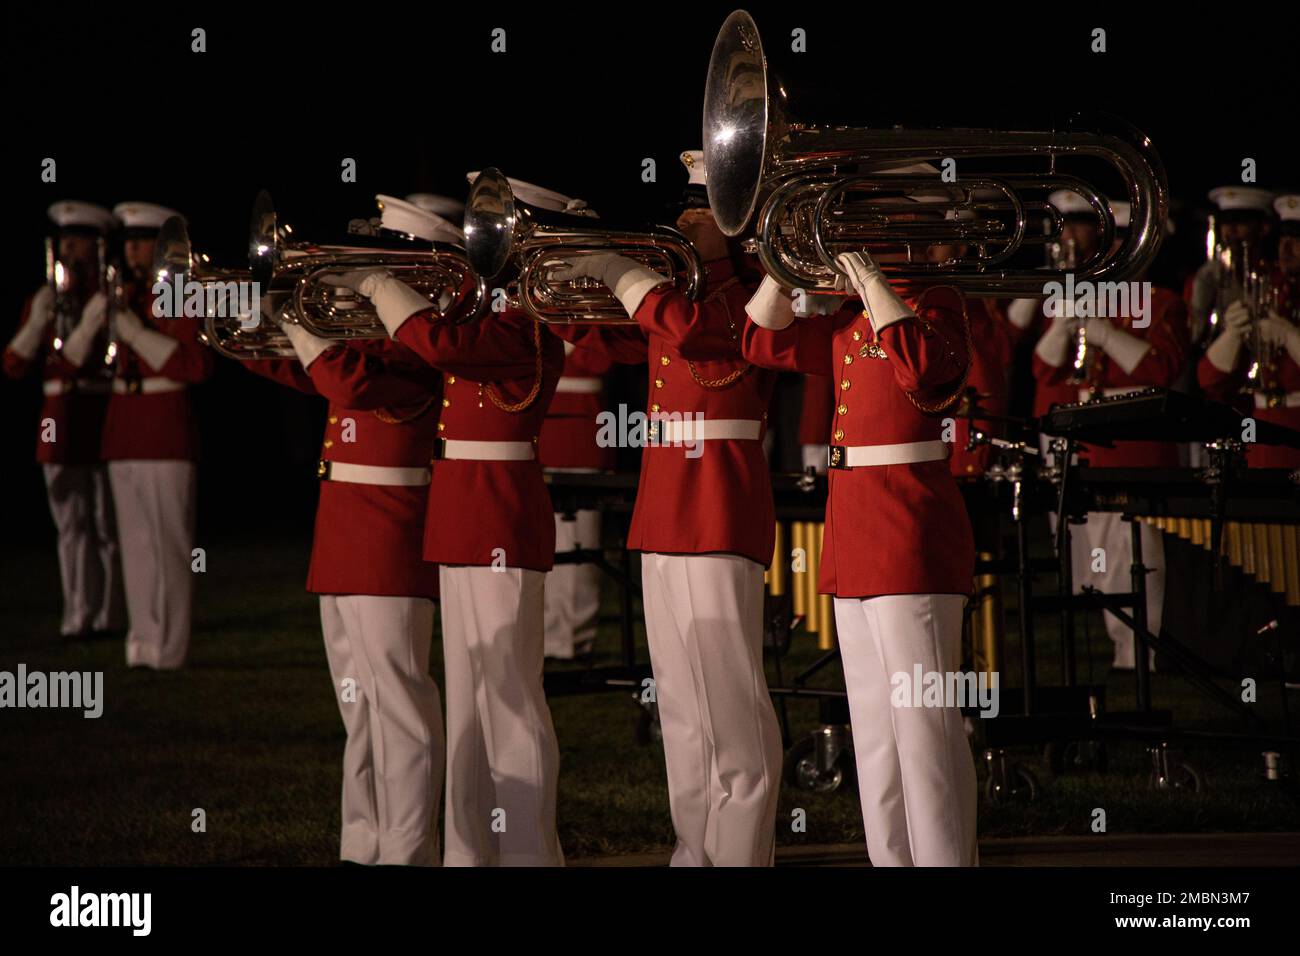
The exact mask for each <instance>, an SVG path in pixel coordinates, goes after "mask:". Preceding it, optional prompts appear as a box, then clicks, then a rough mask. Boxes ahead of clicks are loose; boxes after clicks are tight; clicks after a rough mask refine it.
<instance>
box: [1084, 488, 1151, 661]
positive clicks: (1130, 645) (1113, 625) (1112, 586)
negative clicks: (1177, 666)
mask: <svg viewBox="0 0 1300 956" xmlns="http://www.w3.org/2000/svg"><path fill="white" fill-rule="evenodd" d="M1141 527H1142V563H1143V565H1145V566H1146V567H1147V569H1148V570H1149V571H1150V573H1149V574H1147V576H1146V585H1147V630H1149V631H1150V632H1151V633H1152V634H1154V635H1156V636H1157V637H1159V636H1160V619H1161V617H1162V616H1163V614H1164V609H1165V543H1164V538H1163V537H1162V535H1161V534H1160V532H1159V531H1158V530H1156V529H1155V528H1152V527H1151V526H1150V525H1148V524H1143V525H1142V526H1141ZM1132 535H1133V531H1132V527H1131V526H1130V525H1129V523H1128V522H1127V521H1125V520H1124V518H1123V516H1122V515H1120V514H1117V513H1116V512H1113V511H1090V512H1088V521H1087V523H1086V524H1074V525H1070V562H1071V566H1070V567H1071V571H1072V572H1073V577H1074V590H1075V592H1076V593H1078V592H1079V591H1081V590H1082V588H1083V586H1084V585H1085V584H1088V585H1091V586H1093V587H1095V588H1097V589H1098V590H1100V591H1102V592H1104V593H1106V594H1123V593H1127V592H1130V591H1132V590H1133V578H1132V575H1131V574H1130V570H1129V569H1130V568H1131V567H1132V565H1133V537H1132ZM1097 548H1100V549H1102V551H1103V552H1104V555H1098V556H1097V557H1093V551H1094V549H1097ZM1103 557H1104V559H1105V570H1104V571H1103V570H1093V568H1094V566H1096V567H1101V566H1102V559H1103ZM1125 610H1126V611H1127V612H1128V613H1129V614H1130V615H1131V614H1132V613H1133V610H1132V608H1126V609H1125ZM1102 616H1103V617H1104V618H1105V619H1106V633H1107V634H1108V635H1109V636H1110V639H1111V640H1112V641H1114V642H1115V660H1114V666H1115V667H1124V668H1130V669H1131V668H1132V667H1134V666H1135V664H1136V661H1137V653H1136V651H1135V649H1134V642H1133V632H1132V630H1130V629H1129V628H1128V627H1126V626H1125V625H1123V624H1121V623H1120V622H1119V621H1118V620H1116V619H1115V618H1114V617H1112V616H1111V615H1109V614H1106V613H1105V612H1103V613H1102ZM1148 659H1149V660H1151V661H1152V662H1153V663H1154V659H1155V652H1154V651H1151V652H1149V656H1148Z"/></svg>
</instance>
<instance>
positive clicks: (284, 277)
mask: <svg viewBox="0 0 1300 956" xmlns="http://www.w3.org/2000/svg"><path fill="white" fill-rule="evenodd" d="M248 259H249V267H250V269H251V270H252V275H253V278H254V280H256V281H257V282H260V283H261V288H262V294H263V295H267V294H268V293H269V294H270V295H271V296H272V298H273V300H274V299H275V297H276V296H283V297H285V298H286V299H287V302H286V303H285V305H284V306H283V313H282V314H283V316H284V318H285V319H286V320H287V321H291V322H296V323H298V324H299V325H301V326H302V327H303V328H305V329H306V330H307V331H308V332H311V333H312V334H313V335H318V336H320V337H321V338H325V339H381V338H387V336H388V332H387V330H386V329H385V328H384V325H383V323H382V322H380V321H379V316H378V314H377V313H376V312H375V310H374V307H373V306H372V305H371V304H370V302H369V301H368V300H367V299H366V298H365V297H363V296H361V295H358V294H357V293H356V292H354V291H352V290H351V289H349V288H346V287H344V286H340V285H337V284H335V283H334V282H333V281H332V279H333V278H334V277H335V276H337V275H338V274H340V273H343V272H352V271H356V270H365V269H377V270H384V271H386V272H390V273H392V274H393V275H394V276H395V277H397V278H398V279H401V280H402V281H403V282H405V283H406V284H407V285H409V286H410V287H411V288H413V289H415V290H416V291H417V292H419V293H421V294H422V295H424V296H425V297H426V298H427V299H428V300H429V304H430V306H431V307H433V308H436V309H438V310H439V312H441V313H442V315H443V316H444V317H445V318H446V319H448V320H449V321H452V322H456V323H460V322H469V321H472V320H474V319H477V318H478V317H479V316H480V315H482V313H483V310H484V308H486V306H487V301H488V300H487V286H486V284H485V283H484V282H483V280H482V279H481V278H479V277H478V276H476V275H475V274H474V272H473V270H471V269H470V262H469V259H468V257H467V256H466V253H465V250H464V249H462V248H461V247H460V246H458V245H453V244H451V243H446V242H433V241H429V240H424V239H418V238H416V237H414V236H407V235H404V234H399V233H392V232H385V233H383V234H382V235H378V236H365V235H349V236H348V237H347V239H346V240H345V241H343V242H338V243H334V244H328V245H327V244H318V243H313V242H306V241H303V240H300V239H295V238H294V237H293V228H292V227H291V226H289V225H288V224H284V223H280V222H279V221H278V220H277V218H276V214H275V205H274V204H273V203H272V202H271V197H270V195H269V194H268V193H267V192H266V191H265V190H263V191H262V192H261V193H259V194H258V196H257V200H256V201H255V202H254V203H253V215H252V220H251V222H250V224H249V240H248Z"/></svg>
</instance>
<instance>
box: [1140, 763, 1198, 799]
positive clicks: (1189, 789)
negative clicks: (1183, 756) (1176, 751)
mask: <svg viewBox="0 0 1300 956" xmlns="http://www.w3.org/2000/svg"><path fill="white" fill-rule="evenodd" d="M1149 782H1150V785H1151V789H1152V790H1177V791H1183V792H1186V793H1201V792H1202V791H1203V790H1205V778H1204V777H1203V776H1201V772H1200V771H1199V770H1197V769H1196V767H1195V766H1194V765H1192V764H1190V763H1180V764H1178V765H1177V766H1174V767H1171V768H1169V776H1168V777H1166V778H1165V779H1163V780H1161V778H1160V775H1159V774H1158V773H1156V771H1154V770H1152V771H1151V777H1150V780H1149Z"/></svg>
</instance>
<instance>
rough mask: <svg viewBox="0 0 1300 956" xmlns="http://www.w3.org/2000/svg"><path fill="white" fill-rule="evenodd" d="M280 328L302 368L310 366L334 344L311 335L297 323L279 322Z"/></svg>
mask: <svg viewBox="0 0 1300 956" xmlns="http://www.w3.org/2000/svg"><path fill="white" fill-rule="evenodd" d="M280 328H281V329H282V330H283V331H284V334H285V335H286V336H287V337H288V339H289V344H290V345H292V346H293V350H294V353H295V354H297V356H298V361H299V362H301V363H302V367H303V368H307V367H308V366H310V365H311V363H312V362H314V361H316V359H317V358H318V357H319V356H320V354H321V353H322V352H324V351H325V350H326V349H327V348H329V347H330V346H331V345H333V344H335V343H333V342H330V341H329V340H328V339H322V338H320V337H318V336H315V335H312V334H311V333H310V332H308V331H307V330H306V329H304V328H303V327H302V326H301V325H299V324H298V323H297V322H285V321H280Z"/></svg>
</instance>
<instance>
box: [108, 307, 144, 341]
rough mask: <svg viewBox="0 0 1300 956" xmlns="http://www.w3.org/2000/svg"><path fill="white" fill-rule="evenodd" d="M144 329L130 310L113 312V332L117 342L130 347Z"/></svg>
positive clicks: (139, 320)
mask: <svg viewBox="0 0 1300 956" xmlns="http://www.w3.org/2000/svg"><path fill="white" fill-rule="evenodd" d="M143 329H144V322H143V321H142V320H141V318H140V316H138V315H136V314H135V312H134V311H132V310H131V309H114V310H113V332H114V334H116V335H117V338H118V341H119V342H124V343H125V344H127V345H130V344H131V343H132V341H133V340H134V339H135V337H136V336H137V335H138V334H139V333H140V332H141V331H143Z"/></svg>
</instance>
